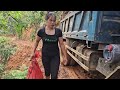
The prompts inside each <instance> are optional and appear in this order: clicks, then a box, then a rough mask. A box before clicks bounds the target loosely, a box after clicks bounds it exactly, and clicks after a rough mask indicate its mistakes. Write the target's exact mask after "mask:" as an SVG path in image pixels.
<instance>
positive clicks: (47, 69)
mask: <svg viewBox="0 0 120 90" xmlns="http://www.w3.org/2000/svg"><path fill="white" fill-rule="evenodd" d="M42 63H43V66H44V70H45V76H46V79H50V58H49V57H48V56H42Z"/></svg>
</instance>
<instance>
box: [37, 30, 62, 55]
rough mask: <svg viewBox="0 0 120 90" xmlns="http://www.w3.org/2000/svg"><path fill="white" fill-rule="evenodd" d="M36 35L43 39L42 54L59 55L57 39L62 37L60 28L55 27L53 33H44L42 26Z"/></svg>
mask: <svg viewBox="0 0 120 90" xmlns="http://www.w3.org/2000/svg"><path fill="white" fill-rule="evenodd" d="M37 35H38V36H39V37H41V39H42V41H43V47H42V55H43V56H54V55H59V47H58V39H59V37H62V31H61V30H60V29H58V28H55V34H54V35H48V34H46V33H45V28H42V29H40V30H39V31H38V33H37Z"/></svg>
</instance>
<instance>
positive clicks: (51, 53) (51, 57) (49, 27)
mask: <svg viewBox="0 0 120 90" xmlns="http://www.w3.org/2000/svg"><path fill="white" fill-rule="evenodd" d="M45 19H46V26H45V27H44V28H42V29H40V30H39V31H38V33H37V38H36V43H35V47H34V50H33V54H32V57H33V56H34V55H35V54H34V52H35V51H36V48H37V46H38V43H39V41H40V40H41V39H42V41H43V47H42V63H43V66H44V70H45V76H46V79H50V76H51V79H57V78H58V71H59V65H60V52H59V47H58V42H59V45H60V48H61V51H62V54H63V61H66V60H67V57H66V49H65V46H64V43H63V38H62V31H61V30H60V29H58V28H55V24H56V16H55V15H54V14H53V13H48V14H47V15H46V18H45Z"/></svg>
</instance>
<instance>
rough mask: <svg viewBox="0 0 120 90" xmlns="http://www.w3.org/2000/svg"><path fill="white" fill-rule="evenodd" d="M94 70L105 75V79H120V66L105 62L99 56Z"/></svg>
mask: <svg viewBox="0 0 120 90" xmlns="http://www.w3.org/2000/svg"><path fill="white" fill-rule="evenodd" d="M96 70H97V71H99V72H100V73H101V74H103V75H104V76H105V79H120V66H117V65H114V64H109V63H105V60H104V58H99V61H98V65H97V67H96Z"/></svg>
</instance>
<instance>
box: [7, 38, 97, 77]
mask: <svg viewBox="0 0 120 90" xmlns="http://www.w3.org/2000/svg"><path fill="white" fill-rule="evenodd" d="M13 44H15V45H16V46H17V48H18V49H17V51H16V53H15V54H14V55H13V56H11V57H10V60H9V61H8V63H7V65H6V70H12V69H18V68H19V67H20V66H21V65H23V64H25V65H26V66H29V65H30V61H29V59H30V55H31V52H32V48H33V45H34V42H30V41H23V40H16V39H13ZM39 47H41V45H40V46H39ZM38 62H39V65H40V67H41V70H42V71H43V73H44V68H43V65H42V62H41V59H39V60H38ZM96 76H98V74H95V75H91V74H89V73H88V72H86V71H85V70H83V69H82V68H81V67H80V66H74V67H73V66H63V65H62V64H60V68H59V74H58V79H95V78H98V77H96Z"/></svg>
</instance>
